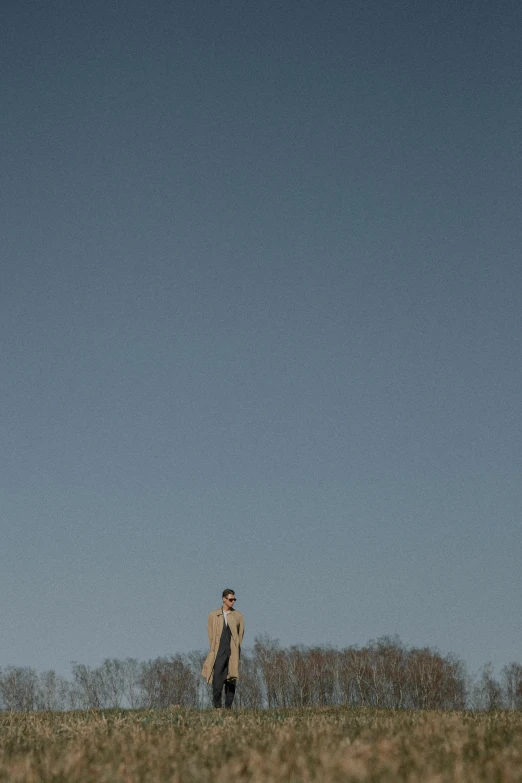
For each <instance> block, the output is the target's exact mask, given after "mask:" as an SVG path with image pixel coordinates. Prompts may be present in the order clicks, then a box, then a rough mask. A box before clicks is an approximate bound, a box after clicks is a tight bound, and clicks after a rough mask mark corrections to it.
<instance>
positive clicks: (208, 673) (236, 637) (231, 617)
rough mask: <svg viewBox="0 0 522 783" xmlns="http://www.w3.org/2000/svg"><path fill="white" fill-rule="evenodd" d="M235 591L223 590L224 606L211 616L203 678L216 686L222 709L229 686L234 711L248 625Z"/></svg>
mask: <svg viewBox="0 0 522 783" xmlns="http://www.w3.org/2000/svg"><path fill="white" fill-rule="evenodd" d="M236 600H237V599H236V596H235V593H234V591H233V590H223V606H222V607H221V608H220V609H216V610H215V611H214V612H211V613H210V614H209V616H208V643H209V645H210V652H209V654H208V655H207V659H206V661H205V663H204V664H203V669H202V671H201V674H202V676H203V677H204V678H205V679H206V681H207V682H208V683H209V684H210V683H212V703H213V705H214V707H216V708H220V707H221V698H222V692H223V686H225V708H226V709H228V710H229V709H231V707H232V704H233V702H234V696H235V693H236V682H237V679H238V677H239V658H240V655H241V642H242V641H243V633H244V630H245V624H244V620H243V615H242V614H241V612H238V611H237V610H236V609H234V604H235V602H236Z"/></svg>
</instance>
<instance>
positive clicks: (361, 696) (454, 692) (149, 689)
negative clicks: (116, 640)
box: [0, 636, 522, 711]
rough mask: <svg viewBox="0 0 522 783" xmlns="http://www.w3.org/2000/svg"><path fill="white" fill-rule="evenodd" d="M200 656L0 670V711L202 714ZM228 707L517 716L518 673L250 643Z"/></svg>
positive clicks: (396, 643)
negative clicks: (179, 710) (63, 669)
mask: <svg viewBox="0 0 522 783" xmlns="http://www.w3.org/2000/svg"><path fill="white" fill-rule="evenodd" d="M204 659H205V653H202V652H193V653H189V654H185V655H181V654H176V655H171V656H168V657H159V658H156V659H155V660H150V661H146V662H140V661H138V660H136V659H133V658H127V659H125V660H120V659H116V658H111V659H107V660H105V661H104V662H103V663H102V664H101V665H100V666H97V667H90V666H86V665H85V664H80V663H73V664H72V665H71V677H70V678H66V677H63V676H60V675H58V674H56V673H55V672H54V671H48V672H43V673H40V674H38V673H37V672H36V671H35V670H34V669H32V668H30V667H16V666H7V667H5V668H3V669H0V708H1V709H3V710H13V711H37V710H52V711H59V710H77V709H108V708H132V709H154V708H165V707H169V706H173V705H176V706H180V707H187V708H196V709H205V708H208V707H210V705H211V694H210V687H209V686H208V685H207V684H206V683H205V681H204V680H203V679H202V677H201V675H200V672H201V667H202V664H203V661H204ZM240 674H241V678H240V681H239V684H238V689H237V696H236V706H237V707H242V708H250V709H262V708H265V707H268V708H290V707H328V706H336V705H345V706H349V707H358V706H366V707H382V708H388V709H437V710H462V709H475V710H494V709H511V710H522V665H520V664H518V663H511V664H509V665H508V666H505V667H504V669H503V670H502V672H501V676H500V678H499V679H497V678H496V677H495V675H494V672H493V668H492V666H491V664H486V666H484V667H483V669H482V670H481V672H480V673H479V675H478V676H476V677H470V676H469V675H468V674H467V672H466V667H465V665H464V663H463V661H462V660H460V659H459V658H458V657H456V656H455V655H451V654H450V655H448V654H446V655H444V654H442V653H440V652H439V651H438V650H435V649H433V648H429V647H424V648H416V647H406V646H405V645H404V644H403V643H402V642H401V641H400V639H398V638H397V637H393V638H390V637H382V638H380V639H378V640H376V641H372V642H369V643H368V644H367V645H366V646H364V647H347V648H345V649H341V650H339V649H335V648H332V647H325V646H321V647H304V646H296V645H294V646H291V647H282V646H281V645H280V644H279V642H278V641H277V640H275V639H271V638H270V637H268V636H259V637H257V638H256V639H255V643H254V646H253V647H252V648H251V649H250V650H248V651H245V652H243V653H242V656H241V671H240Z"/></svg>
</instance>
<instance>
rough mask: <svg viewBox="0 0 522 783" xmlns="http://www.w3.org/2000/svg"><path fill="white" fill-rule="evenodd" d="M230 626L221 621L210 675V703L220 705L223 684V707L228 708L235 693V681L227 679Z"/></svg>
mask: <svg viewBox="0 0 522 783" xmlns="http://www.w3.org/2000/svg"><path fill="white" fill-rule="evenodd" d="M231 636H232V634H231V633H230V628H229V627H228V626H226V625H225V624H224V623H223V632H222V634H221V638H220V640H219V647H218V651H217V656H216V662H215V663H214V675H213V677H212V703H213V705H214V707H221V699H222V693H223V686H225V709H227V710H229V709H231V707H232V704H233V702H234V696H235V695H236V683H235V681H231V680H227V677H228V661H229V658H230V638H231Z"/></svg>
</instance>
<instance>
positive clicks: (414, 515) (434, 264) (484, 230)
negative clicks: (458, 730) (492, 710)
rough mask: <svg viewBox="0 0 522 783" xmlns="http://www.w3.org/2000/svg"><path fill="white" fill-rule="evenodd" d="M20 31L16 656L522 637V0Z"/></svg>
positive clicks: (230, 11)
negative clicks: (239, 634) (231, 609)
mask: <svg viewBox="0 0 522 783" xmlns="http://www.w3.org/2000/svg"><path fill="white" fill-rule="evenodd" d="M0 30H1V33H0V36H1V41H0V44H1V45H0V59H1V72H2V80H1V106H2V111H1V116H0V134H1V135H0V155H1V180H2V183H1V189H0V206H1V214H0V221H1V232H2V233H1V235H2V242H1V250H0V252H1V262H0V263H1V290H0V296H1V307H0V350H1V360H2V361H1V375H0V384H1V386H0V389H1V432H0V435H1V442H2V461H1V467H0V478H1V497H0V502H1V532H2V536H1V548H0V596H1V599H0V622H1V627H2V642H1V645H0V665H2V666H5V665H7V664H17V665H30V666H34V667H35V668H37V669H39V670H42V669H47V668H56V669H57V670H58V671H61V672H66V671H67V670H68V666H69V662H70V661H72V660H76V661H80V662H83V663H87V664H97V663H99V662H101V661H102V660H103V659H104V658H106V657H112V656H116V657H126V656H132V657H137V658H140V659H147V658H150V657H155V656H158V655H166V654H168V653H170V652H175V651H182V652H183V651H188V650H191V649H204V648H205V647H206V644H207V640H206V616H207V613H208V612H209V611H210V610H211V609H213V608H216V607H217V606H218V605H219V604H220V596H221V591H222V589H223V588H224V587H232V588H233V589H235V590H236V592H237V595H238V597H239V599H240V600H239V602H238V608H239V609H241V610H242V611H243V612H244V614H245V616H246V623H247V626H246V627H247V636H246V639H245V642H246V643H248V644H250V643H252V642H253V639H254V636H255V635H256V634H257V633H269V634H270V635H272V636H274V637H276V638H279V639H280V640H281V642H282V643H283V644H294V643H303V644H318V643H332V644H334V645H337V646H344V645H349V644H364V643H365V642H367V641H368V639H370V638H375V637H378V636H380V635H383V634H395V633H397V634H399V635H400V636H401V637H402V639H403V641H404V642H405V643H407V644H414V645H434V646H438V647H439V648H440V649H441V650H443V651H444V652H448V651H453V652H456V653H458V654H459V655H460V656H462V657H463V658H464V659H465V660H466V661H467V662H468V663H469V664H470V666H471V667H472V668H477V667H478V666H479V665H481V664H482V663H485V662H486V661H488V660H491V661H493V663H494V664H495V665H496V666H497V667H499V666H501V665H503V664H504V663H508V662H509V661H511V660H518V661H521V662H522V576H521V574H522V568H521V556H522V524H521V513H520V509H521V505H522V489H521V487H522V483H521V477H522V470H521V467H522V466H521V445H522V443H521V424H520V419H521V417H520V401H521V380H522V379H521V334H522V317H521V313H522V307H521V294H522V263H521V261H522V258H521V247H522V220H521V211H522V210H521V207H522V198H521V195H522V144H521V138H522V127H521V125H522V102H521V100H520V83H521V80H522V48H521V46H520V41H521V40H522V10H521V6H520V3H519V2H518V0H516V2H515V1H513V2H502V0H501V1H500V2H498V3H491V2H490V0H488V2H486V1H485V0H484V1H482V0H471V2H469V3H455V2H446V1H445V0H441V2H436V3H433V2H431V1H430V2H428V0H419V2H415V3H413V2H400V1H399V2H394V3H391V2H383V0H380V1H379V2H376V1H372V0H364V1H363V0H354V1H353V2H347V1H346V0H342V1H341V0H332V1H331V2H324V3H319V2H311V1H310V0H304V1H303V2H299V3H289V4H284V3H281V2H280V1H279V0H278V2H275V1H274V2H272V1H271V0H267V1H266V2H263V1H262V2H253V0H244V1H242V2H238V1H237V0H235V1H234V2H232V0H222V1H221V0H212V2H210V1H207V0H194V2H172V0H169V1H168V2H167V1H166V0H152V2H145V1H143V2H136V0H127V1H126V2H125V3H123V2H113V1H112V0H103V2H102V1H101V0H91V2H89V3H85V2H79V1H78V0H67V1H66V0H61V1H58V0H49V1H48V2H45V3H42V2H35V1H34V0H27V1H26V2H24V1H23V0H22V2H14V0H7V1H6V2H5V3H4V4H3V10H2V18H1V25H0Z"/></svg>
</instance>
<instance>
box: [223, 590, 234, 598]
mask: <svg viewBox="0 0 522 783" xmlns="http://www.w3.org/2000/svg"><path fill="white" fill-rule="evenodd" d="M230 593H232V595H235V592H234V591H233V590H223V598H226V597H227V595H230Z"/></svg>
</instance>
